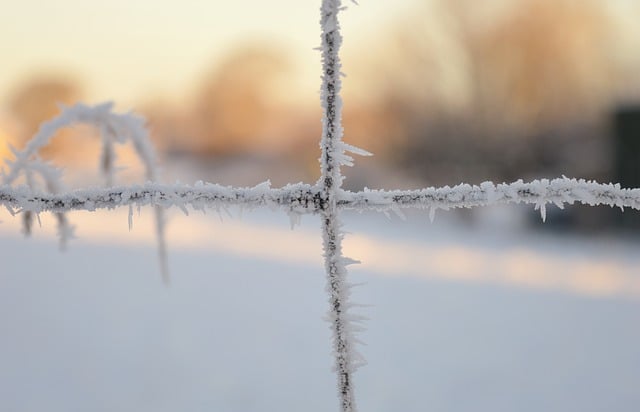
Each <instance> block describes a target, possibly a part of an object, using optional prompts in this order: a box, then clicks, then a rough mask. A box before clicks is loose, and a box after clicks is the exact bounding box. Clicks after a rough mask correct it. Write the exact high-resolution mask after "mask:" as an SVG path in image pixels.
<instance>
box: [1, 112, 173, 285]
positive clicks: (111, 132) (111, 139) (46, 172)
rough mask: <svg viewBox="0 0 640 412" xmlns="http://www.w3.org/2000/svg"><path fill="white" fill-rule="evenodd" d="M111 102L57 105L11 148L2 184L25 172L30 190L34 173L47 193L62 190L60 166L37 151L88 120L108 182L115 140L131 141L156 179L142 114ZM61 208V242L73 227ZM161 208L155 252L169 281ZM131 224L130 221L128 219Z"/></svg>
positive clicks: (148, 174) (112, 169)
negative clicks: (50, 115)
mask: <svg viewBox="0 0 640 412" xmlns="http://www.w3.org/2000/svg"><path fill="white" fill-rule="evenodd" d="M112 108H113V104H112V103H111V102H108V103H103V104H99V105H96V106H88V105H85V104H81V103H79V104H76V105H74V106H70V107H65V106H63V105H60V109H61V113H60V114H59V115H58V116H56V117H55V118H53V119H51V120H49V121H47V122H45V123H43V124H42V125H41V126H40V129H39V130H38V132H37V133H36V134H35V136H33V138H32V139H31V140H30V141H29V142H28V143H27V145H26V146H25V148H24V149H23V150H21V151H18V150H15V149H13V148H12V151H13V153H14V155H15V159H14V160H13V161H6V164H7V166H8V168H9V170H8V172H6V173H5V172H4V171H3V173H2V181H3V183H4V184H5V185H11V184H13V183H14V182H15V181H16V180H17V179H18V178H19V177H20V175H24V177H25V180H26V184H27V186H28V187H30V188H31V189H32V190H36V189H37V187H36V184H35V180H34V178H33V177H34V173H37V174H38V175H39V176H40V177H41V178H42V180H43V181H44V182H45V186H46V187H45V188H44V189H45V190H46V191H47V192H49V193H52V194H56V193H58V192H60V191H62V190H63V189H62V181H61V177H62V173H61V172H60V170H59V169H56V168H55V167H53V166H51V165H49V164H47V163H45V162H43V161H42V160H41V159H40V158H39V156H38V153H39V151H40V149H42V148H43V147H45V146H47V145H48V144H49V143H50V142H51V140H52V139H53V138H54V137H55V135H56V133H57V132H58V131H59V130H61V129H63V128H66V127H70V126H73V125H75V124H88V125H91V126H93V127H95V128H96V129H97V130H98V131H99V132H100V137H101V138H102V154H101V156H100V168H101V171H102V174H103V175H104V177H105V183H106V185H107V186H112V185H113V180H114V174H115V170H116V169H115V167H114V163H115V151H114V148H113V147H114V144H115V143H120V144H122V143H126V142H127V141H129V142H131V143H132V144H133V147H134V149H135V151H136V153H137V155H138V157H139V158H140V160H141V161H142V163H143V164H144V166H145V172H146V178H147V179H148V180H149V181H156V180H157V178H158V167H157V159H156V155H155V150H154V148H153V145H152V144H151V140H150V139H149V135H148V133H147V130H146V127H145V121H144V119H143V118H142V117H139V116H135V115H134V114H132V113H125V114H118V113H114V112H113V111H112ZM20 209H24V210H25V211H26V212H25V214H24V215H23V216H24V218H23V221H24V228H25V233H27V234H29V233H30V228H31V224H32V223H31V219H32V218H33V214H32V213H30V212H32V211H30V210H28V209H26V208H23V207H21V208H20ZM64 212H65V211H64V210H58V211H57V212H56V213H57V220H58V233H59V236H60V242H61V245H62V246H64V244H65V243H66V242H67V240H68V239H69V238H70V237H72V235H73V228H72V227H71V225H69V223H68V220H67V218H66V216H65V215H64ZM163 213H164V212H163V210H162V208H160V207H156V208H155V215H156V229H157V233H158V254H159V258H160V268H161V272H162V276H163V279H164V280H165V282H166V281H168V266H167V253H166V242H165V236H164V233H165V229H164V226H165V223H164V215H163ZM130 224H131V222H130Z"/></svg>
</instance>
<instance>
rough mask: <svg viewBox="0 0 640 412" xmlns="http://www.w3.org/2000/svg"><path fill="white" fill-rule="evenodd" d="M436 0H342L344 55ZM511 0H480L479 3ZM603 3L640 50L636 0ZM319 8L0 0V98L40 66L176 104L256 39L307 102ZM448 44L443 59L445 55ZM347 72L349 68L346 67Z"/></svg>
mask: <svg viewBox="0 0 640 412" xmlns="http://www.w3.org/2000/svg"><path fill="white" fill-rule="evenodd" d="M439 1H446V0H395V1H393V2H390V1H388V0H361V1H360V2H359V3H360V5H359V6H354V5H353V4H352V3H351V2H349V1H345V2H344V4H345V5H348V6H349V10H347V11H346V12H345V13H343V16H342V22H343V34H344V37H345V47H344V55H345V56H349V55H352V56H353V55H358V54H359V53H362V50H361V49H360V48H362V47H365V46H367V47H372V48H375V47H376V39H379V37H377V31H379V30H378V29H379V28H381V27H384V25H385V24H386V22H387V21H389V20H390V19H393V18H394V17H396V16H402V15H403V14H405V13H406V12H407V9H409V8H410V7H413V6H414V5H415V3H417V2H420V3H423V4H425V3H427V4H431V5H433V4H437V3H438V2H439ZM517 1H518V0H483V7H482V9H483V10H490V9H491V6H495V5H496V4H514V3H517ZM601 1H603V2H606V4H607V5H608V6H612V7H611V10H613V11H614V12H615V13H617V14H618V16H619V21H620V22H624V21H625V20H627V21H626V23H625V24H626V26H628V27H629V28H630V29H629V30H631V31H630V32H629V33H631V34H630V36H629V35H628V36H626V37H625V39H624V40H625V41H626V42H629V41H630V42H631V43H633V42H634V38H635V43H634V44H631V48H632V49H633V50H639V49H640V31H639V30H638V28H637V27H638V25H637V24H635V19H637V13H638V12H639V11H640V7H639V4H640V2H638V0H601ZM3 3H4V4H3ZM319 5H320V0H315V1H313V2H304V1H299V0H298V1H295V0H277V1H265V0H244V1H221V0H209V1H203V0H181V1H168V0H155V1H151V0H109V1H103V0H57V1H53V0H21V1H10V0H0V9H1V10H2V13H0V52H1V53H2V60H1V64H0V102H3V101H5V100H6V98H7V96H9V95H11V93H12V92H13V91H14V90H15V89H16V88H17V87H19V86H20V85H21V83H22V82H24V81H25V80H27V79H30V78H32V77H33V76H34V75H37V74H39V73H47V72H54V73H55V72H58V73H62V74H69V75H73V76H77V78H78V80H79V82H80V84H82V85H83V86H84V90H85V91H86V98H87V99H88V100H89V102H99V101H105V100H114V101H116V102H117V103H118V105H119V106H121V107H122V108H130V107H132V106H134V105H135V103H140V101H141V100H149V99H155V98H158V97H164V98H170V99H173V100H174V101H176V102H180V101H181V99H187V98H189V97H190V96H192V95H193V92H194V90H192V89H193V88H194V87H196V86H197V84H199V79H200V78H202V77H203V75H204V73H206V72H208V71H210V70H211V67H213V66H214V64H215V63H216V61H218V60H219V59H220V58H221V57H223V56H224V55H225V54H227V53H229V51H230V50H232V49H233V48H234V47H236V46H237V45H238V44H242V43H248V42H251V41H254V40H259V41H263V42H268V43H274V44H275V45H276V46H280V47H282V48H285V49H286V50H287V51H288V52H289V53H291V55H292V56H293V57H294V62H293V63H294V64H295V66H296V67H294V70H293V73H294V74H293V75H292V77H291V79H290V81H291V87H290V91H291V93H292V94H294V95H296V96H300V97H304V98H309V99H312V98H313V96H314V95H317V90H318V87H319V86H318V83H319V75H320V58H319V54H318V52H316V51H314V50H312V49H313V47H315V46H317V45H318V44H319V34H318V32H319V27H318V26H319V25H318V20H319V17H318V9H319ZM421 10H426V9H425V8H422V9H421ZM428 17H429V16H425V24H428V25H429V26H430V27H438V26H442V24H444V23H443V22H441V21H438V20H437V19H436V18H435V17H434V19H435V20H433V21H432V22H429V23H427V20H428ZM432 17H433V16H432ZM633 27H636V29H635V31H634V29H633ZM434 30H436V29H434ZM634 45H635V47H634ZM628 50H629V44H626V43H625V44H624V45H623V47H621V49H620V51H619V55H620V58H621V59H629V60H632V59H635V60H636V61H637V60H639V59H640V53H636V54H633V53H628ZM454 51H455V50H449V51H446V50H445V52H446V53H445V54H444V55H441V56H440V58H441V59H445V60H447V61H451V59H452V58H453V57H455V53H454ZM452 53H453V54H452ZM344 71H346V72H347V74H349V67H346V68H345V70H344ZM311 103H313V102H311Z"/></svg>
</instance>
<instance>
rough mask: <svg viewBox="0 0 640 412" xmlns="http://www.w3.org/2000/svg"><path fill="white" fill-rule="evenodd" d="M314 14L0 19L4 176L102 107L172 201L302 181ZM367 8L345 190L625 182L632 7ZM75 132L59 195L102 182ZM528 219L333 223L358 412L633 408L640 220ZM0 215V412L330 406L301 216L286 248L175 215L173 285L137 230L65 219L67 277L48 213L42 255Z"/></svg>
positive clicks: (270, 8)
mask: <svg viewBox="0 0 640 412" xmlns="http://www.w3.org/2000/svg"><path fill="white" fill-rule="evenodd" d="M0 1H1V0H0ZM317 3H318V4H315V3H314V4H308V3H305V2H300V1H297V2H296V1H292V0H282V1H277V2H266V1H255V0H250V1H243V2H222V1H217V0H216V1H208V2H201V1H195V0H183V1H180V2H168V1H164V2H151V1H149V0H127V1H125V0H111V1H109V2H98V1H87V0H82V1H81V0H59V1H57V2H42V1H40V0H23V1H21V2H12V3H11V4H6V5H3V7H2V10H3V11H2V13H1V14H0V51H1V52H2V55H3V59H2V64H0V157H4V158H7V159H11V157H12V154H11V152H10V150H9V149H8V145H12V146H15V147H17V148H21V147H22V146H23V145H24V144H25V142H26V141H28V139H29V138H30V137H31V136H32V135H33V134H34V133H35V132H36V130H37V128H38V125H39V124H40V123H41V122H43V121H45V120H47V119H49V118H51V117H52V116H55V115H56V113H58V107H57V103H63V104H73V103H75V102H78V101H82V102H86V103H90V104H95V103H100V102H103V101H113V102H114V103H115V104H116V108H117V110H119V111H128V110H132V111H134V112H136V113H140V114H142V115H144V116H145V117H146V119H147V121H148V126H149V129H150V132H151V136H152V139H153V140H154V143H155V145H156V147H157V148H158V151H159V153H160V157H161V163H162V168H163V176H162V179H163V180H164V181H169V182H172V181H175V180H181V181H184V182H187V183H193V182H194V181H196V180H204V181H211V182H216V183H221V184H232V185H255V184H258V183H260V182H262V181H264V180H266V179H270V180H271V182H272V184H273V185H274V186H280V185H284V184H286V183H290V182H298V181H304V182H308V183H312V182H315V181H316V179H317V178H318V176H319V165H318V157H319V155H320V149H319V145H318V141H319V137H320V134H321V123H320V117H321V110H320V102H319V83H320V74H321V68H320V56H319V52H318V51H314V50H313V48H314V47H316V46H318V45H319V43H320V41H319V34H318V33H319V25H318V23H317V22H318V20H319V18H318V8H319V2H317ZM360 3H361V4H360V6H357V7H356V6H354V5H353V4H351V3H349V4H348V6H349V10H348V11H346V12H345V13H343V15H342V26H343V35H344V46H343V52H342V57H343V71H344V72H345V73H346V74H347V77H346V78H345V79H344V91H343V97H344V101H345V107H344V128H345V140H346V141H347V142H348V143H350V144H353V145H356V146H359V147H362V148H364V149H366V150H368V151H370V152H373V153H374V156H373V157H370V158H358V159H356V166H355V167H354V168H351V169H347V170H344V173H345V174H346V175H347V179H346V181H345V186H346V187H347V188H348V189H352V190H359V189H362V188H363V187H365V186H366V187H370V188H419V187H425V186H441V185H455V184H458V183H461V182H467V183H472V184H479V183H481V182H483V181H485V180H492V181H496V182H503V181H507V182H510V181H513V180H517V179H520V178H522V179H524V180H529V179H534V178H553V177H559V176H561V175H566V176H568V177H580V178H586V179H596V180H598V181H601V182H620V183H621V184H622V186H624V187H640V26H639V25H638V24H637V19H638V16H640V2H638V1H637V0H484V1H482V2H478V1H472V0H397V1H395V2H393V3H389V2H380V1H373V0H364V1H361V2H360ZM94 133H95V132H93V131H91V130H89V129H86V128H73V129H70V130H65V131H64V132H63V133H61V135H60V136H59V137H57V138H56V140H54V143H53V144H52V145H51V146H50V147H48V148H47V149H46V150H45V151H44V152H43V153H42V155H43V157H45V158H48V159H51V160H53V161H54V162H55V163H56V164H58V165H60V166H63V167H65V169H66V170H67V174H66V176H67V179H68V181H67V183H68V184H69V185H70V186H72V187H74V186H86V185H88V184H99V182H100V180H98V177H97V176H98V169H99V167H98V166H99V155H98V153H99V150H100V142H99V141H98V139H97V138H96V136H95V135H94ZM119 159H120V165H121V166H123V167H125V169H123V171H122V172H121V173H120V175H119V177H120V180H119V183H124V182H130V181H133V180H140V179H142V173H141V170H140V169H139V166H137V161H136V159H135V156H134V154H133V152H132V150H130V149H128V148H124V149H123V150H121V151H120V152H119ZM531 209H532V208H529V207H525V208H521V207H517V206H513V207H511V206H510V207H506V208H502V207H496V208H489V209H477V210H472V211H459V212H448V213H442V214H438V216H437V219H436V224H435V225H428V224H425V223H424V221H425V220H426V216H425V215H423V214H419V213H415V214H414V213H409V214H408V220H407V221H406V222H401V221H400V220H399V219H397V218H393V220H392V221H391V222H382V223H380V222H379V220H380V219H381V217H380V216H376V215H366V214H365V215H362V216H360V215H358V216H356V215H347V216H346V217H345V221H346V226H347V230H349V231H352V232H354V234H353V235H350V236H348V237H347V241H346V242H347V243H346V245H345V248H346V251H347V252H346V253H347V254H348V255H349V256H351V257H353V258H356V259H361V260H363V262H364V263H363V265H361V266H360V268H356V269H354V276H355V277H356V278H357V280H362V281H366V282H368V285H367V286H364V287H363V288H361V289H358V290H359V292H356V297H357V298H359V299H360V301H362V302H363V303H373V304H374V305H375V306H374V309H370V310H367V311H366V312H367V313H368V314H370V315H371V317H372V318H373V319H372V320H371V321H370V323H369V325H370V332H367V333H365V340H366V341H367V342H368V343H369V346H368V347H367V348H365V349H363V351H364V352H365V355H366V356H367V358H368V359H369V360H370V363H371V365H370V366H369V367H367V368H365V369H364V370H363V372H361V374H362V378H361V379H362V380H361V381H359V382H362V383H361V387H358V390H360V393H361V399H362V403H363V406H366V409H365V408H363V410H366V411H396V410H407V411H423V410H427V407H428V406H431V407H432V408H433V410H434V411H451V412H454V411H455V412H458V411H467V410H470V409H471V408H473V409H474V410H478V411H483V410H487V411H489V410H490V411H502V410H504V411H511V410H519V411H528V410H531V411H539V410H542V409H544V410H549V411H563V412H564V411H571V410H576V411H578V410H579V411H581V412H584V411H602V410H616V411H637V410H638V407H639V406H640V395H638V394H639V393H640V392H639V391H637V382H639V381H640V351H638V349H637V348H638V347H640V331H638V328H636V325H637V324H638V316H637V314H638V309H640V307H639V305H638V304H639V303H640V299H639V297H640V278H639V277H638V268H639V267H640V258H639V257H638V256H640V253H638V250H640V249H639V247H640V241H639V240H638V236H637V235H636V234H635V233H638V229H640V218H639V215H640V214H639V213H634V212H630V211H628V212H625V213H624V214H623V213H620V212H619V211H617V210H615V211H613V210H610V209H608V208H590V207H580V206H572V207H569V208H568V210H565V211H557V210H554V209H551V208H550V210H549V211H548V219H547V224H545V225H542V224H540V223H539V216H538V214H537V213H536V212H534V211H533V210H531ZM3 213H4V212H3ZM1 217H2V220H3V223H2V224H0V245H1V246H2V250H3V252H1V253H0V257H1V258H2V261H1V262H2V263H1V264H0V265H1V266H0V283H1V285H0V309H1V310H0V313H1V314H0V327H3V328H4V330H6V331H8V332H7V336H5V337H4V338H5V339H4V340H2V341H1V342H0V360H2V362H1V363H2V364H3V365H9V366H6V367H3V368H2V369H3V370H2V372H0V383H2V385H0V387H1V388H3V389H2V391H4V392H0V393H1V394H2V396H0V399H2V400H1V401H0V409H2V410H8V411H32V410H33V411H41V410H51V411H54V410H61V411H63V410H64V411H69V410H105V411H107V410H109V411H112V410H123V411H124V410H132V411H133V410H136V411H140V410H154V411H160V410H167V411H170V410H180V409H181V410H194V411H200V410H223V411H235V410H237V411H254V410H255V411H258V410H308V411H314V410H318V411H319V410H331V408H334V404H335V401H334V398H333V392H332V391H333V377H332V376H331V374H330V369H329V363H330V360H329V354H328V353H329V350H328V344H327V341H328V333H326V330H325V329H326V328H325V325H323V324H322V322H321V321H320V320H319V318H320V316H321V315H322V312H323V311H324V306H325V298H324V295H323V283H322V282H323V281H322V276H323V275H322V268H321V262H320V256H321V251H320V238H319V236H318V233H317V231H318V227H317V222H315V219H313V218H312V217H309V218H308V219H305V220H303V226H302V228H298V229H296V231H294V232H293V234H292V232H289V231H288V225H289V222H288V219H287V218H286V216H284V217H283V216H279V217H276V216H275V215H274V214H270V213H268V212H265V213H262V212H256V213H253V214H251V213H250V214H247V215H245V216H244V218H243V220H242V222H237V221H236V220H235V219H225V223H224V224H220V223H219V222H218V216H217V215H215V216H213V217H197V218H196V217H189V218H186V217H181V216H179V215H176V214H171V216H170V224H169V230H170V232H169V243H170V246H171V249H172V251H173V252H172V260H173V263H172V268H173V269H174V270H175V272H176V273H175V277H174V278H175V284H174V285H173V286H172V287H171V288H170V289H167V290H165V289H163V288H162V287H161V285H160V282H159V281H156V278H155V275H156V268H155V267H153V265H151V261H153V239H152V233H153V229H152V228H151V226H150V224H149V223H144V222H145V219H147V218H148V216H145V214H144V213H143V215H142V216H141V217H138V218H137V219H136V222H137V221H138V220H140V221H141V223H136V224H134V230H133V231H132V232H131V233H126V224H127V223H126V222H127V213H126V211H120V212H114V213H98V214H88V213H74V214H72V216H71V221H72V222H75V223H77V225H78V232H77V233H78V236H79V237H80V239H79V240H77V241H75V242H72V245H71V251H70V252H69V255H71V257H70V256H69V255H58V254H57V253H56V251H55V245H54V244H53V243H54V240H53V239H54V236H55V233H54V224H53V223H52V222H49V221H48V220H47V218H46V217H44V216H43V228H42V229H41V230H40V231H39V232H38V233H37V234H36V237H38V239H37V240H36V241H35V242H34V241H32V242H26V241H23V240H21V239H19V238H18V234H19V232H20V228H19V220H20V219H18V218H13V217H11V216H9V214H8V213H4V215H2V216H1ZM312 221H313V222H312ZM47 222H48V223H47ZM243 222H244V223H243ZM125 239H126V240H125ZM123 244H124V246H123ZM234 245H236V246H234ZM33 255H37V256H39V257H40V258H39V259H32V258H31V257H32V256H33ZM89 258H90V259H89ZM89 262H98V263H95V264H91V263H89ZM51 268H54V269H53V270H52V269H51ZM54 272H55V273H54ZM132 272H133V273H135V275H133V277H132V275H131V273H132ZM265 274H266V275H267V276H264V275H265ZM261 276H262V277H261ZM154 282H155V283H154ZM34 285H38V287H36V288H34ZM291 285H294V286H291ZM291 288H293V290H291ZM224 290H230V291H235V292H233V293H229V294H225V293H222V292H220V291H224ZM294 290H295V291H299V293H297V292H294ZM204 291H208V292H211V293H213V295H214V296H215V298H210V295H208V294H207V293H205V292H204ZM265 295H268V296H270V297H271V299H267V298H265ZM212 299H213V300H215V301H214V302H212ZM288 302H297V303H295V304H294V303H292V305H291V306H289V305H288V304H287V303H288ZM80 308H82V309H81V310H80ZM229 311H230V312H231V315H230V316H227V312H229ZM283 314H284V315H283ZM265 322H267V323H269V322H275V323H274V324H273V328H265V327H264V323H265ZM139 325H149V326H145V327H144V328H143V329H139ZM238 325H239V326H240V327H238ZM294 330H295V331H297V332H294ZM220 331H222V332H221V333H222V335H221V334H220V333H219V332H220ZM223 336H224V339H223V338H222V337H223ZM394 337H396V338H395V339H394ZM149 347H151V349H149ZM213 347H217V348H220V349H218V350H212V349H211V348H213ZM238 347H240V348H241V350H240V351H238V350H237V348H238ZM212 352H213V353H212ZM318 352H321V353H320V354H319V355H318ZM396 355H397V356H396ZM275 371H277V372H275ZM301 382H308V383H309V385H302V384H301ZM290 388H293V389H290ZM325 392H326V393H325ZM308 399H318V402H319V403H318V404H317V405H316V406H313V407H312V406H310V405H309V404H308V403H307V400H308ZM2 402H4V403H5V405H4V407H2V406H3V405H2V404H1V403H2ZM185 405H186V406H185ZM301 405H304V407H302V406H301ZM399 405H400V406H402V407H400V406H399ZM100 408H102V409H100ZM211 408H213V409H211ZM314 408H316V409H314Z"/></svg>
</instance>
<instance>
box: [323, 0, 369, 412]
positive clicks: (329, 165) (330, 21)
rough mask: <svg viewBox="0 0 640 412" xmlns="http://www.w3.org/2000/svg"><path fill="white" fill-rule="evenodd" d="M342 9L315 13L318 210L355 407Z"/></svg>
mask: <svg viewBox="0 0 640 412" xmlns="http://www.w3.org/2000/svg"><path fill="white" fill-rule="evenodd" d="M341 10H342V8H341V0H323V1H322V7H321V9H320V11H321V18H320V25H321V27H322V47H321V51H322V89H321V103H322V109H323V117H322V140H321V143H320V147H321V149H322V155H321V158H320V164H321V172H322V175H321V177H320V181H319V182H318V186H319V188H320V199H321V201H320V204H321V210H320V216H321V218H322V230H323V246H324V261H325V269H326V273H327V292H328V293H329V305H330V309H329V322H331V328H332V332H333V351H334V357H335V371H336V373H337V377H338V395H339V399H340V406H341V410H342V412H353V411H355V410H356V407H355V401H354V396H353V380H352V374H353V372H354V371H355V369H356V367H357V363H358V359H359V355H358V353H357V351H356V349H355V347H354V346H355V344H356V339H355V337H354V336H353V335H354V333H355V328H356V326H357V325H353V323H354V321H358V319H357V318H354V317H353V315H351V314H349V313H348V312H349V307H350V305H349V302H348V299H349V284H348V283H347V280H346V275H347V270H346V265H347V264H348V263H350V261H349V260H348V259H346V258H345V257H343V256H342V236H343V235H342V233H341V231H340V225H341V224H340V220H339V215H338V207H337V200H338V199H337V198H338V194H339V193H340V191H341V189H340V188H341V186H342V180H343V176H342V173H341V171H340V166H342V165H348V164H350V160H351V159H350V158H349V157H348V156H346V154H345V153H344V152H345V150H348V149H350V147H348V146H347V145H345V144H344V143H343V142H342V121H341V116H342V99H341V97H340V88H341V79H340V76H341V72H340V68H341V64H340V57H339V54H338V52H339V50H340V45H341V43H342V36H341V35H340V26H339V22H338V13H339V12H340V11H341Z"/></svg>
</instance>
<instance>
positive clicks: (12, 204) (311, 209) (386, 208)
mask: <svg viewBox="0 0 640 412" xmlns="http://www.w3.org/2000/svg"><path fill="white" fill-rule="evenodd" d="M506 203H512V204H515V203H524V204H531V205H534V207H536V208H537V209H540V207H541V205H549V204H552V205H555V206H557V207H559V208H564V206H565V205H567V204H569V205H572V204H575V203H581V204H585V205H590V206H611V207H617V208H620V209H625V208H630V209H636V210H640V189H624V188H622V187H620V185H619V184H612V183H598V182H595V181H586V180H584V179H570V178H567V177H561V178H557V179H552V180H548V179H541V180H534V181H531V182H523V181H522V180H518V181H517V182H513V183H500V184H495V183H492V182H484V183H482V184H480V185H469V184H460V185H457V186H454V187H448V186H445V187H440V188H435V187H430V188H425V189H419V190H390V191H385V190H371V189H365V190H364V191H361V192H351V191H345V190H339V191H338V192H337V202H336V208H337V209H338V210H353V211H360V212H362V211H378V212H393V211H395V210H398V209H410V208H411V209H424V210H428V211H430V210H432V209H433V210H451V209H459V208H474V207H480V206H493V205H499V204H506ZM0 204H1V205H3V206H5V207H7V208H9V209H10V210H11V212H12V213H17V212H19V211H22V212H32V213H34V214H38V213H42V212H56V213H57V212H69V211H72V210H90V211H93V210H98V209H114V208H117V207H121V206H138V207H140V206H157V207H161V208H169V207H177V208H179V209H181V210H185V209H187V208H191V209H193V210H197V211H202V210H205V209H214V210H223V209H226V208H229V207H234V206H237V207H242V208H249V209H253V208H257V207H269V208H272V209H278V210H282V211H284V212H286V213H293V214H295V215H298V216H299V215H303V214H317V213H320V212H321V211H322V210H323V201H322V188H321V187H319V186H317V185H309V184H304V183H297V184H289V185H286V186H284V187H281V188H272V187H271V185H270V184H269V182H264V183H261V184H260V185H258V186H255V187H246V188H236V187H230V186H221V185H218V184H213V183H202V182H198V183H197V184H195V185H186V184H160V183H151V182H149V183H145V184H140V185H129V186H115V187H110V188H98V187H97V188H89V189H77V190H73V191H69V192H65V193H47V192H44V191H37V190H33V189H31V188H30V187H28V186H26V185H20V186H17V187H12V186H9V185H0ZM131 218H133V210H131Z"/></svg>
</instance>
